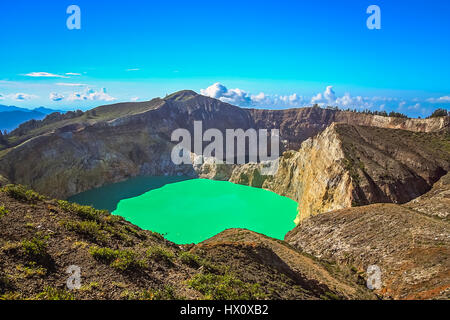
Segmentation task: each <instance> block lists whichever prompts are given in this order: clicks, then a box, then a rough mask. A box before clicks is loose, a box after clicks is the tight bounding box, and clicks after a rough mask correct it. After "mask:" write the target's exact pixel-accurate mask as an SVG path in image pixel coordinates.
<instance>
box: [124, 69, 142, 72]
mask: <svg viewBox="0 0 450 320" xmlns="http://www.w3.org/2000/svg"><path fill="white" fill-rule="evenodd" d="M139 70H141V69H139V68H131V69H127V70H125V71H127V72H130V71H139Z"/></svg>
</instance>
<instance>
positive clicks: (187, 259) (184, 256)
mask: <svg viewBox="0 0 450 320" xmlns="http://www.w3.org/2000/svg"><path fill="white" fill-rule="evenodd" d="M178 259H179V260H180V261H181V263H183V264H185V265H188V266H190V267H192V268H200V266H201V265H202V262H203V261H202V259H201V258H200V257H199V256H197V255H195V254H192V253H190V252H187V251H186V252H181V253H180V255H179V257H178Z"/></svg>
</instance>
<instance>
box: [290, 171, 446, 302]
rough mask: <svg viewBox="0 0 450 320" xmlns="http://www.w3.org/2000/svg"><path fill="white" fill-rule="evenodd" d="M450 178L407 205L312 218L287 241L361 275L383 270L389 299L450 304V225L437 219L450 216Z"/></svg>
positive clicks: (384, 290) (367, 208)
mask: <svg viewBox="0 0 450 320" xmlns="http://www.w3.org/2000/svg"><path fill="white" fill-rule="evenodd" d="M447 179H448V175H447V176H446V177H444V178H443V179H442V180H443V181H440V182H438V183H437V184H436V186H435V187H434V188H433V190H432V191H430V193H428V194H426V195H424V196H422V197H421V198H420V199H418V201H414V202H412V203H408V204H406V205H403V206H400V205H396V204H375V205H369V206H363V207H358V208H350V209H343V210H338V211H333V212H329V213H323V214H319V215H317V216H314V217H310V218H309V219H306V220H305V221H303V222H302V223H301V224H300V225H298V226H297V227H296V228H295V229H294V230H292V231H291V232H289V233H288V234H287V236H286V238H285V240H286V241H287V242H288V243H290V244H291V245H293V246H295V247H297V248H301V249H303V250H305V251H306V252H307V253H309V254H312V255H314V256H316V257H319V258H320V259H327V260H330V261H334V262H335V263H338V264H345V265H348V266H351V267H352V268H354V269H355V270H358V271H361V272H364V271H366V270H367V267H368V266H369V265H378V266H379V267H380V268H381V279H382V284H383V286H382V288H381V289H380V290H378V291H377V292H378V293H379V294H381V295H383V296H384V297H385V298H395V299H433V298H434V299H449V298H450V225H449V222H448V221H446V220H444V219H441V218H436V217H440V216H442V217H445V216H448V214H449V211H450V209H449V207H448V206H447V207H445V208H444V207H443V206H442V205H441V204H442V203H440V199H441V198H440V195H444V197H445V194H448V192H449V188H448V187H449V185H448V184H446V183H445V181H447ZM437 190H440V192H437ZM447 197H448V196H447ZM433 200H435V201H436V202H434V201H433ZM445 201H447V200H445ZM444 203H445V202H444ZM408 207H410V208H413V209H414V210H411V209H409V208H408ZM420 212H424V213H425V214H427V215H430V216H431V217H429V216H427V215H425V214H422V213H420Z"/></svg>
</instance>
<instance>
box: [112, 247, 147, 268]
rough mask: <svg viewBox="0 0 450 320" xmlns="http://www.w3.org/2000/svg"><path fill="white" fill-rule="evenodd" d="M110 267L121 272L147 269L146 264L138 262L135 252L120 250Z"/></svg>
mask: <svg viewBox="0 0 450 320" xmlns="http://www.w3.org/2000/svg"><path fill="white" fill-rule="evenodd" d="M111 267H113V268H116V269H119V270H121V271H127V270H140V269H145V268H147V264H146V263H145V261H141V260H139V259H138V258H137V255H136V253H135V252H133V251H130V250H120V251H119V252H118V256H117V258H116V259H115V260H114V261H113V262H112V263H111Z"/></svg>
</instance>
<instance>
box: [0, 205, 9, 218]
mask: <svg viewBox="0 0 450 320" xmlns="http://www.w3.org/2000/svg"><path fill="white" fill-rule="evenodd" d="M7 214H8V210H6V208H5V206H0V219H1V218H3V217H4V216H6V215H7Z"/></svg>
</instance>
